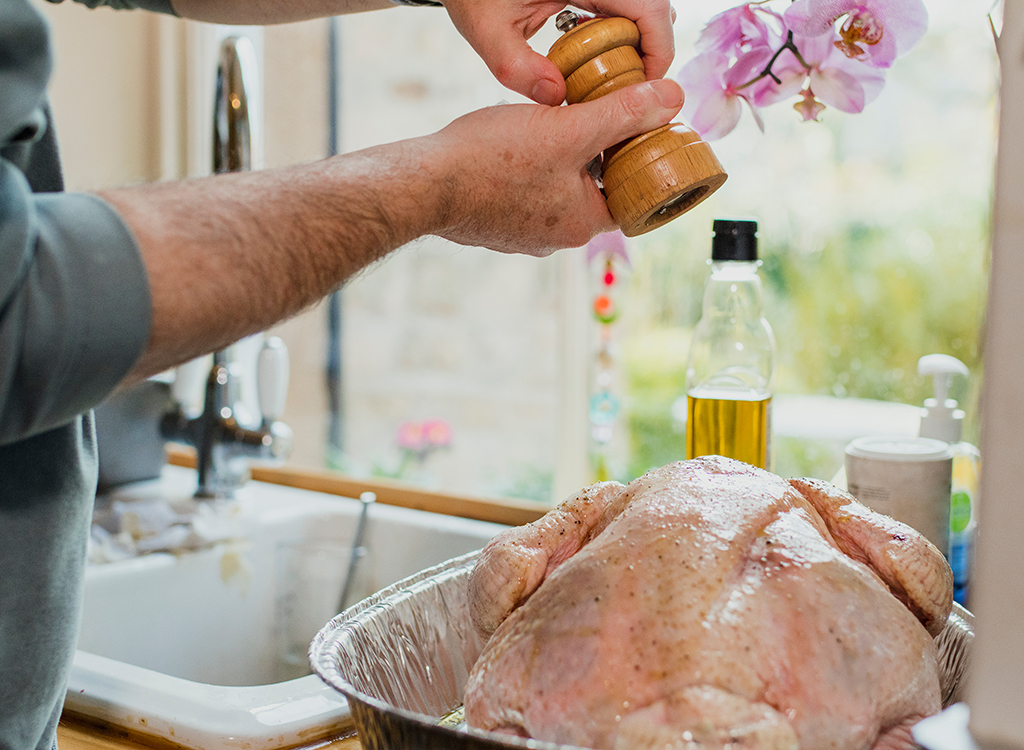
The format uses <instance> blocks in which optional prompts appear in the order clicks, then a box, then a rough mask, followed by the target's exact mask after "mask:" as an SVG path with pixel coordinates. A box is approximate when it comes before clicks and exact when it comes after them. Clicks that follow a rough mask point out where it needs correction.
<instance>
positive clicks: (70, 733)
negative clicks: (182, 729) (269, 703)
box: [57, 717, 362, 750]
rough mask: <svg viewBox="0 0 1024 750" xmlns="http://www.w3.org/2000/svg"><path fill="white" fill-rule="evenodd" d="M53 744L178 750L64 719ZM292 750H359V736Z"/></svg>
mask: <svg viewBox="0 0 1024 750" xmlns="http://www.w3.org/2000/svg"><path fill="white" fill-rule="evenodd" d="M57 745H58V746H59V747H60V750H172V748H173V750H181V748H179V747H177V746H173V745H169V744H165V743H163V742H153V743H152V744H148V743H147V740H146V738H144V737H133V736H132V735H131V734H129V733H128V732H119V731H117V730H115V729H108V728H103V727H97V726H93V725H90V724H85V723H81V722H78V721H76V720H74V719H73V718H69V717H65V718H63V719H61V722H60V725H59V726H58V727H57ZM296 750H362V744H361V743H360V742H359V737H358V736H356V735H350V736H345V737H338V738H334V739H327V740H322V741H320V742H316V743H314V744H312V745H306V746H303V747H301V748H296Z"/></svg>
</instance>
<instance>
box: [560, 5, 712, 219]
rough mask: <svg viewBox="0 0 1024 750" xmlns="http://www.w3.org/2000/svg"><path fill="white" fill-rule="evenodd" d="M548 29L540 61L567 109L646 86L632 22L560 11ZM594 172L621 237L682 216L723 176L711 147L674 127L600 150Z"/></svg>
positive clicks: (688, 131)
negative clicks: (552, 71) (549, 40)
mask: <svg viewBox="0 0 1024 750" xmlns="http://www.w3.org/2000/svg"><path fill="white" fill-rule="evenodd" d="M555 25H556V27H557V28H558V30H559V31H562V32H564V33H563V35H562V36H561V37H560V38H559V39H558V40H556V41H555V43H554V44H553V45H551V49H550V50H549V51H548V59H549V60H551V62H553V63H554V64H555V66H557V67H558V69H559V70H560V71H561V72H562V76H564V78H565V88H566V96H565V100H566V101H567V102H568V103H569V104H576V103H577V102H587V101H591V100H593V99H597V98H598V97H600V96H604V95H605V94H609V93H611V92H612V91H616V90H618V89H620V88H623V87H624V86H629V85H631V84H634V83H641V82H643V81H644V80H645V79H646V76H645V75H644V64H643V62H642V61H641V60H640V55H639V53H638V52H637V50H638V48H639V46H640V31H639V29H637V27H636V24H634V23H633V22H632V21H630V20H628V19H626V18H592V19H590V20H587V21H584V22H582V23H580V16H578V15H577V14H576V13H574V12H573V11H571V10H564V11H562V12H561V13H559V14H558V17H557V19H556V20H555ZM601 173H602V182H603V184H604V194H605V199H606V201H607V202H608V210H609V212H611V215H612V217H613V218H614V219H615V221H616V222H618V224H619V226H620V227H621V229H622V233H623V234H624V235H626V236H627V237H635V236H637V235H638V234H644V233H645V232H649V231H651V230H652V229H656V228H658V227H660V226H661V225H662V224H667V223H668V222H670V221H672V219H674V218H676V217H677V216H679V215H681V214H684V213H686V212H687V211H689V210H690V209H691V208H693V207H694V206H696V205H697V204H698V203H700V202H701V201H702V200H704V199H705V198H707V197H708V196H709V195H711V194H712V193H713V192H715V191H716V190H718V188H720V187H721V186H722V183H724V182H725V179H726V177H727V175H726V174H725V170H723V169H722V165H721V164H720V163H719V162H718V159H717V157H716V156H715V154H714V152H713V151H712V150H711V147H710V146H709V145H708V144H706V143H704V141H702V140H701V139H700V136H699V135H697V133H696V132H695V131H694V130H692V129H691V128H688V127H686V126H685V125H683V124H681V123H675V122H674V123H669V124H668V125H664V126H662V127H660V128H658V129H656V130H652V131H650V132H648V133H643V134H641V135H638V136H636V137H635V138H631V139H629V140H627V141H623V142H622V143H619V144H617V145H615V146H613V147H611V148H609V149H607V150H606V151H605V152H604V159H603V163H602V168H601Z"/></svg>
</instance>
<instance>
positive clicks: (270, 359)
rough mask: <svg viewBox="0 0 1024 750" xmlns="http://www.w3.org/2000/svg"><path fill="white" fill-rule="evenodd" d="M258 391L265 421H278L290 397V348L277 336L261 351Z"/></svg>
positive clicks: (257, 362)
mask: <svg viewBox="0 0 1024 750" xmlns="http://www.w3.org/2000/svg"><path fill="white" fill-rule="evenodd" d="M256 389H257V396H258V397H259V401H260V412H262V414H263V419H264V420H267V421H273V420H276V419H278V418H279V417H280V416H281V413H282V412H283V411H284V402H285V399H286V398H287V396H288V347H286V346H285V345H284V342H283V341H282V340H281V339H279V338H278V337H277V336H271V337H270V338H268V339H267V340H266V342H264V344H263V348H262V349H260V354H259V359H258V360H257V361H256Z"/></svg>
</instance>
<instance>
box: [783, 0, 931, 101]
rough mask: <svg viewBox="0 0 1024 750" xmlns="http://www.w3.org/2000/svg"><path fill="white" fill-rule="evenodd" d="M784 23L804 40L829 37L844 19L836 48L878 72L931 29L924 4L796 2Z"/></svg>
mask: <svg viewBox="0 0 1024 750" xmlns="http://www.w3.org/2000/svg"><path fill="white" fill-rule="evenodd" d="M785 19H786V24H787V25H788V26H789V28H791V29H793V31H794V32H796V33H797V34H800V35H802V36H805V37H818V36H821V35H823V34H826V33H828V32H829V31H831V30H832V29H833V28H834V25H835V23H836V21H838V20H840V19H842V24H841V26H840V27H839V37H840V38H839V39H837V40H834V45H833V46H835V47H836V48H837V49H839V50H840V51H841V52H842V53H843V54H844V55H846V56H847V57H849V58H851V59H855V60H859V61H861V62H865V63H867V64H868V65H871V66H873V67H876V68H888V67H890V66H891V65H892V64H893V62H894V61H895V60H896V58H898V57H901V56H902V55H905V54H906V53H907V52H909V51H910V50H911V48H913V46H914V45H915V44H917V43H918V42H919V41H920V40H921V37H922V36H924V32H925V30H926V29H927V28H928V10H927V8H925V6H924V2H922V0H797V2H795V3H793V4H792V5H790V6H789V7H788V8H787V9H786V12H785ZM858 111H859V110H858Z"/></svg>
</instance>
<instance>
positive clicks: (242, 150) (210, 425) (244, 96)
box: [161, 36, 292, 498]
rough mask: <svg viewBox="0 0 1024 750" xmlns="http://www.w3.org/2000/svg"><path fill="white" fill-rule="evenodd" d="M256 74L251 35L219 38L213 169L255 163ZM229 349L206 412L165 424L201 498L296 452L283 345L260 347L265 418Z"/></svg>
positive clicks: (218, 358)
mask: <svg viewBox="0 0 1024 750" xmlns="http://www.w3.org/2000/svg"><path fill="white" fill-rule="evenodd" d="M256 72H257V66H256V51H255V49H254V48H253V45H252V42H251V41H250V40H249V39H248V38H247V37H244V36H232V37H228V38H227V39H225V40H224V41H223V42H222V43H221V48H220V57H219V62H218V65H217V82H216V93H215V99H214V112H213V171H214V173H215V174H222V173H224V172H239V171H246V170H249V169H252V167H253V158H252V154H253V142H254V140H255V138H254V135H255V131H254V124H255V122H254V120H253V118H252V107H251V104H252V94H253V92H254V91H255V90H256V89H255V85H256ZM231 351H232V350H231V348H230V347H229V348H228V349H224V350H223V351H219V352H215V353H214V355H213V367H212V368H211V369H210V372H209V376H208V377H207V379H206V390H205V397H204V403H203V411H202V413H201V414H199V415H198V416H196V417H190V416H189V415H188V414H187V413H186V409H185V407H184V405H183V404H181V403H179V405H178V408H177V409H176V410H175V411H172V412H171V413H169V414H167V415H166V416H165V417H164V420H163V424H162V426H161V427H162V431H163V434H164V436H165V437H166V438H167V439H168V440H175V441H181V442H186V443H190V444H192V445H193V446H195V449H196V454H197V455H196V464H197V469H198V473H199V488H198V490H197V491H196V497H197V498H216V497H231V496H232V495H234V493H235V490H237V489H238V488H240V487H241V486H242V485H243V484H244V483H245V482H246V481H248V479H249V477H250V469H249V461H250V460H251V459H254V458H255V459H278V460H283V459H284V458H286V457H287V456H288V454H289V453H290V451H291V445H292V432H291V430H290V429H289V428H288V426H287V425H286V424H284V423H283V422H281V421H279V420H278V416H280V413H281V411H282V409H283V403H284V396H285V393H286V392H287V388H288V385H287V381H288V360H287V350H286V349H285V347H284V344H283V342H281V340H280V339H277V338H270V339H267V341H266V342H265V343H264V346H263V351H261V352H260V366H259V372H258V374H257V378H258V382H257V386H258V387H259V390H260V402H261V403H260V411H261V412H262V421H254V420H251V419H249V418H248V416H247V413H246V410H245V408H244V407H243V406H242V401H241V398H240V390H241V388H240V383H241V373H240V372H239V368H240V365H239V363H238V362H235V361H233V358H232V355H231ZM179 372H180V370H179ZM265 394H266V395H265Z"/></svg>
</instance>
